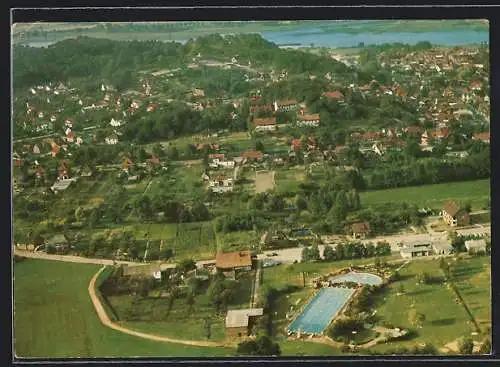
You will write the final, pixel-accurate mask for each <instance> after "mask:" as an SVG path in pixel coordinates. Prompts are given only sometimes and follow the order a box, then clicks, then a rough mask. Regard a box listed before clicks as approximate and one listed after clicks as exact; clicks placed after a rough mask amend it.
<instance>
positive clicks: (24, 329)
mask: <svg viewBox="0 0 500 367" xmlns="http://www.w3.org/2000/svg"><path fill="white" fill-rule="evenodd" d="M98 269H99V267H98V266H97V265H88V264H75V263H64V262H58V261H47V260H34V259H28V260H24V261H22V262H20V263H16V264H15V265H14V277H15V280H14V307H15V319H14V337H15V341H14V348H15V354H16V356H17V357H18V358H23V357H24V358H27V357H31V358H33V357H39V358H43V357H58V358H64V357H68V358H69V357H83V358H85V357H137V356H143V357H147V356H157V357H159V356H198V357H202V356H207V355H210V356H231V355H234V351H233V350H232V349H224V348H206V347H192V346H187V345H180V344H170V343H162V342H154V341H149V340H144V339H140V338H136V337H133V336H129V335H125V334H122V333H120V332H117V331H115V330H111V329H108V328H106V327H105V326H103V325H102V324H101V323H100V322H99V319H98V317H97V314H96V313H95V310H94V308H93V305H92V302H91V300H90V297H89V295H88V292H87V288H88V284H89V281H90V279H91V278H92V276H93V275H94V274H95V273H96V271H97V270H98Z"/></svg>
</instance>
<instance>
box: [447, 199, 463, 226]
mask: <svg viewBox="0 0 500 367" xmlns="http://www.w3.org/2000/svg"><path fill="white" fill-rule="evenodd" d="M441 215H442V217H443V220H444V221H445V222H446V223H447V224H449V225H450V226H452V227H456V226H465V225H468V224H469V220H470V218H469V213H467V211H465V209H463V208H461V207H460V206H459V205H458V204H457V203H456V202H454V201H449V202H448V203H447V204H446V205H445V206H444V208H443V210H442V211H441Z"/></svg>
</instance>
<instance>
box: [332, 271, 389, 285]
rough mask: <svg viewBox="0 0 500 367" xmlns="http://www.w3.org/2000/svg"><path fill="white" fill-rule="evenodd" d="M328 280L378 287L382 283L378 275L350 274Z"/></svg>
mask: <svg viewBox="0 0 500 367" xmlns="http://www.w3.org/2000/svg"><path fill="white" fill-rule="evenodd" d="M329 280H330V281H331V282H335V283H343V282H354V283H361V284H368V285H379V284H382V282H383V280H382V278H381V277H379V276H378V275H375V274H370V273H357V272H350V273H347V274H342V275H337V276H333V277H331V278H329Z"/></svg>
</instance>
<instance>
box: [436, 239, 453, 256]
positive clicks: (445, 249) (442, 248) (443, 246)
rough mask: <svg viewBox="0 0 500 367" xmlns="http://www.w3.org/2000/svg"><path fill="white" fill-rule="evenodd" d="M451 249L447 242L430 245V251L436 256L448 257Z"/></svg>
mask: <svg viewBox="0 0 500 367" xmlns="http://www.w3.org/2000/svg"><path fill="white" fill-rule="evenodd" d="M452 249H453V247H452V246H451V244H450V243H449V242H444V241H441V242H435V243H433V244H432V250H433V251H434V253H435V254H436V255H449V254H451V251H452Z"/></svg>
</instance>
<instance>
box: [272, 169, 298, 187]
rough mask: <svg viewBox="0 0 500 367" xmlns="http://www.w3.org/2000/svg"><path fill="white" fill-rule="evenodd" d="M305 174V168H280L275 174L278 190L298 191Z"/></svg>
mask: <svg viewBox="0 0 500 367" xmlns="http://www.w3.org/2000/svg"><path fill="white" fill-rule="evenodd" d="M304 176H305V171H304V169H303V168H298V167H295V168H290V169H278V170H277V171H276V176H275V180H276V187H275V189H276V191H277V192H291V191H297V190H298V189H299V184H300V183H301V181H302V180H303V179H304Z"/></svg>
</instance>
